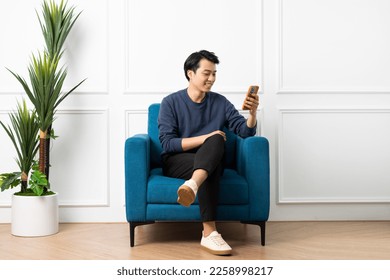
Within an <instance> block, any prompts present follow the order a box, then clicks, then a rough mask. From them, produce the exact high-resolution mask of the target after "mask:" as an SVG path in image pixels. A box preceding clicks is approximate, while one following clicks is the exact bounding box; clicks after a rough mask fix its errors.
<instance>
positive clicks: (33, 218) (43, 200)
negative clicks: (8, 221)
mask: <svg viewBox="0 0 390 280" xmlns="http://www.w3.org/2000/svg"><path fill="white" fill-rule="evenodd" d="M57 197H58V194H53V195H47V196H20V195H13V196H12V225H11V233H12V234H13V235H16V236H24V237H34V236H46V235H52V234H55V233H57V232H58V199H57Z"/></svg>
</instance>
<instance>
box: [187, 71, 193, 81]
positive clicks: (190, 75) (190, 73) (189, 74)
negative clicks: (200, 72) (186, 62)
mask: <svg viewBox="0 0 390 280" xmlns="http://www.w3.org/2000/svg"><path fill="white" fill-rule="evenodd" d="M193 75H194V71H192V70H187V76H188V78H190V79H192V76H193Z"/></svg>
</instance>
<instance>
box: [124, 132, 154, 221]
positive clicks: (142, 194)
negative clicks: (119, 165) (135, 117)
mask: <svg viewBox="0 0 390 280" xmlns="http://www.w3.org/2000/svg"><path fill="white" fill-rule="evenodd" d="M149 172H150V137H149V135H147V134H137V135H134V136H132V137H130V138H128V139H127V140H126V142H125V195H126V197H125V198H126V217H127V221H129V222H130V221H145V219H146V188H147V180H148V177H149Z"/></svg>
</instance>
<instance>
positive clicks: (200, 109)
mask: <svg viewBox="0 0 390 280" xmlns="http://www.w3.org/2000/svg"><path fill="white" fill-rule="evenodd" d="M224 127H226V128H227V129H229V130H230V131H233V132H234V133H235V134H237V135H239V136H241V137H243V138H245V137H248V136H253V135H255V134H256V126H255V127H254V128H249V127H248V126H247V124H246V119H245V118H244V117H243V116H242V115H240V113H239V112H238V111H237V110H236V108H234V105H233V104H232V103H230V102H229V100H227V99H226V98H225V97H224V96H222V95H220V94H218V93H215V92H208V93H206V97H205V99H204V100H203V101H202V102H201V103H195V102H193V101H192V100H191V98H190V97H189V95H188V93H187V89H183V90H180V91H178V92H175V93H172V94H170V95H168V96H166V97H165V98H164V99H163V100H162V102H161V107H160V112H159V116H158V128H159V139H160V142H161V145H162V149H163V152H162V154H165V153H177V152H182V151H183V149H182V145H181V141H182V138H188V137H195V136H199V135H204V134H208V133H211V132H213V131H216V130H223V128H224Z"/></svg>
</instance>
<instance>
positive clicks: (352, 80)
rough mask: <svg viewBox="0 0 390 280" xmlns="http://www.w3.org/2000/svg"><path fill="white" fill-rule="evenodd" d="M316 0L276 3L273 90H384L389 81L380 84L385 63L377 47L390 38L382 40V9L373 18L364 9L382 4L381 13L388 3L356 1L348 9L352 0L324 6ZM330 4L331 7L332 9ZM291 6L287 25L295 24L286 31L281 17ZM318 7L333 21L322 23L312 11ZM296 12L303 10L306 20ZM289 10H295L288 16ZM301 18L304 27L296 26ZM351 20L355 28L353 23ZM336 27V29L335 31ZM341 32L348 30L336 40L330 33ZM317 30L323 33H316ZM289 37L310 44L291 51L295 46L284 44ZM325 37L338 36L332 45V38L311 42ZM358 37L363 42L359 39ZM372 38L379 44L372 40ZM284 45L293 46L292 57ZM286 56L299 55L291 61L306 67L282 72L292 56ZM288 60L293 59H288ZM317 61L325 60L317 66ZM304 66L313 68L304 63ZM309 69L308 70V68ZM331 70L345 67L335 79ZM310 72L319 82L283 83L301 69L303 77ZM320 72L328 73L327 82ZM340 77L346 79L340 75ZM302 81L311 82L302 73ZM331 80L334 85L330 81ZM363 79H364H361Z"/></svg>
mask: <svg viewBox="0 0 390 280" xmlns="http://www.w3.org/2000/svg"><path fill="white" fill-rule="evenodd" d="M318 2H319V1H310V0H300V1H294V2H293V4H294V5H292V4H291V3H292V2H291V1H290V0H279V1H278V5H279V7H278V8H279V51H278V61H279V63H278V64H279V71H278V90H277V94H301V93H304V94H306V93H313V94H321V93H322V94H323V93H326V94H353V93H358V94H373V93H374V94H375V93H378V94H389V93H390V85H389V83H386V82H385V81H386V75H385V74H384V73H386V72H387V69H388V68H387V67H386V65H387V64H386V63H385V62H383V59H380V58H379V56H378V55H379V54H380V53H381V52H382V48H383V49H384V48H385V46H387V45H390V41H389V40H386V39H385V38H386V32H385V31H384V29H383V26H384V24H383V23H382V17H384V13H377V14H376V17H375V18H374V17H372V14H369V12H368V10H369V9H368V8H369V7H370V8H371V7H376V6H378V9H381V7H382V6H383V7H382V10H383V11H384V10H386V7H388V4H387V3H384V2H383V1H382V2H378V1H376V2H375V3H373V2H372V1H368V0H366V1H360V2H359V3H358V5H357V6H355V7H354V9H353V10H351V9H350V7H351V5H350V4H349V3H350V2H351V1H345V0H344V1H331V2H328V4H327V5H323V6H322V5H320V3H318ZM332 6H334V8H333V9H332ZM291 7H293V9H295V10H293V11H290V12H291V13H290V15H289V16H290V18H289V20H290V21H289V24H288V26H289V27H290V26H291V23H293V24H295V25H296V29H295V30H292V28H291V27H290V30H289V31H287V30H285V26H286V25H285V24H287V23H286V21H287V19H286V18H287V16H286V15H287V14H288V12H289V11H288V10H287V9H288V8H291ZM320 7H323V13H324V15H325V14H328V15H329V16H333V18H334V19H333V21H332V23H330V24H328V25H325V23H324V21H322V20H321V19H317V18H315V15H316V13H319V10H318V9H320ZM296 11H304V12H303V13H304V16H305V17H307V18H305V19H302V18H301V16H300V14H299V12H298V13H295V12H296ZM378 11H379V10H378ZM378 11H377V12H378ZM291 14H294V16H295V18H294V19H293V20H292V16H291ZM359 16H360V17H359ZM362 18H367V20H361V19H362ZM370 19H372V20H370ZM291 20H292V21H291ZM305 20H308V21H306V22H305V26H306V28H301V27H302V26H303V21H305ZM310 20H311V22H310ZM333 22H334V23H333ZM354 23H355V26H353V24H354ZM380 23H382V24H380ZM295 25H294V26H295ZM379 27H381V28H382V29H380V28H379ZM338 29H339V32H336V31H337V30H338ZM357 30H361V31H362V33H358V32H357ZM334 31H335V32H334ZM291 32H295V34H292V33H291ZM343 32H345V33H346V34H347V32H349V33H350V34H349V36H346V35H344V37H340V38H339V37H334V38H333V37H332V36H341V35H340V34H343ZM321 34H322V35H323V36H322V37H319V36H321ZM330 34H331V35H330ZM293 35H294V38H296V39H294V40H295V41H296V42H299V43H300V44H301V47H302V48H304V47H306V46H305V45H310V44H313V47H312V48H311V49H308V50H309V51H304V52H302V53H299V49H298V51H296V50H295V49H294V48H297V46H289V45H288V44H287V42H286V38H288V36H290V43H291V40H292V39H291V36H293ZM328 37H329V38H330V39H329V41H330V40H336V38H338V39H339V41H337V42H336V41H335V43H334V44H333V45H332V43H331V42H329V43H326V44H324V45H319V46H318V45H316V44H315V43H314V42H315V40H317V39H316V38H328ZM308 38H310V39H308ZM362 38H363V39H364V40H361V39H362ZM355 41H359V42H360V44H356V42H355ZM377 41H378V42H381V43H376V42H377ZM325 42H326V40H325ZM354 42H355V44H354ZM327 44H329V45H327ZM353 46H354V47H353ZM289 48H292V49H293V50H295V51H294V52H293V53H294V55H292V54H291V51H290V55H289V56H288V57H287V56H286V55H285V52H286V51H287V50H289ZM308 48H309V47H308ZM314 50H315V52H314ZM359 51H360V52H359ZM313 52H314V53H313ZM355 53H356V59H355V60H354V61H353V59H352V58H353V55H354V54H355ZM343 54H344V55H343ZM291 56H296V57H300V58H301V62H300V63H298V62H296V63H295V64H294V65H297V66H298V65H299V64H302V63H304V65H305V66H304V67H306V66H307V68H304V67H303V68H302V67H298V68H296V69H295V70H294V71H293V70H291V69H290V71H292V72H290V73H286V71H287V70H286V64H287V63H286V60H287V58H289V59H290V60H291ZM338 56H340V57H338ZM358 56H359V57H360V58H359V57H358ZM324 57H328V59H325V58H324ZM302 60H303V61H304V62H303V61H302ZM291 61H295V60H294V59H293V60H291ZM291 61H290V64H291ZM309 61H310V62H309ZM328 61H334V65H330V64H328ZM357 61H359V63H357ZM310 63H311V64H310ZM321 63H325V64H324V65H322V64H321ZM336 64H339V65H336ZM309 65H311V66H313V67H309ZM317 66H318V67H317ZM320 66H321V67H320ZM290 68H291V65H290ZM309 68H312V69H311V70H310V71H309V70H307V69H309ZM331 68H333V69H335V71H336V69H345V71H343V72H341V73H340V75H339V76H338V77H337V78H336V77H335V76H333V74H331V73H332V72H334V71H332V70H331ZM348 69H349V71H348ZM357 69H358V70H357ZM368 69H370V70H368ZM313 71H314V72H315V73H316V74H317V76H316V77H315V80H318V81H316V82H315V83H317V85H313V84H312V83H311V82H309V83H308V82H301V84H300V85H298V84H297V85H288V82H286V80H287V79H286V78H287V77H288V76H287V75H291V74H294V73H300V74H302V77H306V74H305V73H312V72H313ZM337 71H338V70H337ZM389 74H390V73H389ZM320 76H321V77H327V76H328V77H327V78H329V80H326V79H322V78H318V77H320ZM329 76H330V77H329ZM343 76H345V77H344V78H343ZM292 77H293V76H291V77H288V78H289V80H290V81H291V80H293V78H292ZM363 77H364V78H363ZM307 79H308V81H310V80H313V79H312V78H311V77H307ZM333 80H334V83H332V82H331V81H333ZM366 80H367V82H365V81H366ZM381 82H382V85H381ZM298 83H299V82H298ZM322 83H323V84H322Z"/></svg>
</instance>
